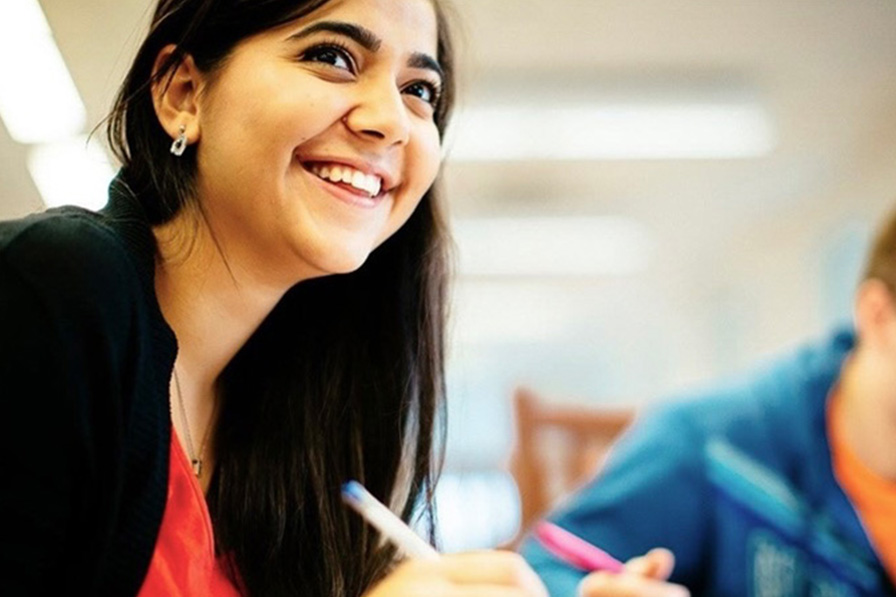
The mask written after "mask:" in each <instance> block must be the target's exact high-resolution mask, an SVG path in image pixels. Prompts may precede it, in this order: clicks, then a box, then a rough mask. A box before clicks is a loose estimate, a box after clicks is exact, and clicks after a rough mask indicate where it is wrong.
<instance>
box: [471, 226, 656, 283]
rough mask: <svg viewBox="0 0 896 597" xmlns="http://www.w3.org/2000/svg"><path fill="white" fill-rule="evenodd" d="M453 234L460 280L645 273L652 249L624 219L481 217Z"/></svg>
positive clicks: (644, 235) (641, 230) (639, 230)
mask: <svg viewBox="0 0 896 597" xmlns="http://www.w3.org/2000/svg"><path fill="white" fill-rule="evenodd" d="M453 230H454V237H455V241H456V243H457V247H458V251H459V254H460V274H461V275H462V276H482V277H508V276H509V277H557V276H563V277H593V276H624V275H631V274H636V273H639V272H642V271H644V270H646V269H647V267H648V265H649V263H650V256H651V253H652V250H653V242H652V239H651V236H650V233H649V232H648V231H647V229H646V228H645V227H644V226H643V225H642V224H641V223H640V222H637V221H635V220H632V219H629V218H624V217H538V218H477V219H467V220H456V221H455V222H454V223H453Z"/></svg>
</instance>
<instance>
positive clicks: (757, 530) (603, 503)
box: [522, 332, 896, 597]
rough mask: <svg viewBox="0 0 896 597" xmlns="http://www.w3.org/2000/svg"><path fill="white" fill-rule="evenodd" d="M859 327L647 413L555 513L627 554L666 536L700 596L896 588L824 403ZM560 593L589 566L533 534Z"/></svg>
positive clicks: (533, 557) (679, 568)
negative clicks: (850, 489) (575, 563)
mask: <svg viewBox="0 0 896 597" xmlns="http://www.w3.org/2000/svg"><path fill="white" fill-rule="evenodd" d="M853 343H854V339H853V336H852V334H851V333H846V332H841V333H839V334H836V335H834V336H833V337H832V338H830V339H829V340H828V341H827V342H825V343H823V344H820V345H816V346H810V347H806V348H803V349H802V350H800V351H798V352H796V353H795V354H793V355H791V356H789V357H787V358H785V359H782V360H779V361H776V362H774V363H772V364H771V365H770V366H768V367H766V368H765V369H763V370H762V371H760V372H758V373H757V374H754V375H752V376H751V377H749V378H748V379H744V380H740V381H738V382H736V383H733V384H730V385H728V386H726V387H724V388H720V389H717V390H714V391H711V392H709V393H708V394H705V395H702V396H700V397H698V398H697V399H695V400H688V401H678V402H673V403H672V404H671V405H670V406H667V407H664V408H663V409H662V410H661V411H660V412H657V413H655V414H653V415H651V416H647V417H644V418H643V419H642V420H640V421H639V422H638V423H637V424H636V425H634V426H633V427H632V429H631V430H630V431H629V432H628V433H626V435H625V436H624V437H623V438H622V439H621V440H620V442H619V443H618V444H617V446H616V447H615V448H614V450H613V452H612V454H611V456H610V459H609V461H608V463H607V465H606V467H605V468H604V470H603V472H602V473H601V474H600V475H599V476H598V477H597V478H596V479H595V480H593V481H592V482H590V484H589V485H587V486H586V487H585V488H584V489H582V490H581V491H580V492H578V493H577V494H576V495H574V496H573V497H572V498H571V499H570V500H569V501H568V503H566V504H565V505H564V506H563V507H561V508H560V509H559V510H558V511H557V512H555V513H554V514H553V515H552V516H551V517H550V519H551V520H552V521H554V522H556V523H557V524H558V525H560V526H561V527H564V528H566V529H568V530H570V531H572V532H573V533H576V534H578V535H579V536H581V537H583V538H584V539H586V540H588V541H590V542H592V543H594V544H595V545H598V546H600V547H602V548H604V549H605V550H607V551H609V552H610V553H612V554H613V555H615V556H616V557H618V558H619V559H622V560H626V559H628V558H631V557H634V556H637V555H641V554H643V553H645V552H646V551H648V550H649V549H651V548H653V547H658V546H663V547H668V548H669V549H671V550H672V551H673V552H674V553H675V556H676V567H675V571H674V572H673V574H672V578H671V581H672V582H676V583H681V584H683V585H685V586H687V587H688V588H689V589H690V590H691V592H692V594H694V595H726V596H728V595H730V596H735V595H738V596H740V595H757V596H758V595H774V596H779V597H787V596H791V595H813V596H814V595H819V596H821V595H841V596H848V595H896V590H894V586H893V582H892V580H890V579H889V578H888V576H887V574H886V572H885V570H884V568H883V566H882V564H881V563H880V561H879V559H878V557H877V555H876V554H875V552H874V550H873V548H872V547H871V545H870V543H869V540H868V538H867V537H866V535H865V533H864V531H863V529H862V525H861V523H860V521H859V519H858V517H857V516H856V513H855V511H854V510H853V507H852V505H851V504H850V502H849V500H848V499H847V497H846V496H845V495H844V493H843V491H842V490H841V489H840V486H839V485H838V484H837V482H836V480H835V478H834V474H833V471H832V469H831V455H830V448H829V446H828V441H827V435H826V421H825V405H826V402H827V396H828V394H829V392H830V390H831V387H832V386H833V384H834V383H835V382H836V380H837V378H838V375H839V372H840V366H841V364H842V363H843V360H844V358H845V357H846V355H847V354H848V353H849V351H850V350H851V349H852V346H853ZM522 553H523V555H524V556H525V557H526V559H527V560H528V561H529V563H530V564H531V565H532V567H533V568H534V569H535V570H536V572H538V573H539V574H540V575H541V577H542V579H543V580H544V581H545V584H546V585H547V586H548V589H549V590H550V592H551V595H552V596H553V597H560V596H564V597H565V596H570V597H572V596H574V595H576V594H577V593H576V587H577V585H578V583H579V581H580V580H581V579H582V578H583V577H584V576H585V573H584V572H581V571H578V570H575V569H573V568H571V567H569V566H567V565H565V564H563V563H562V562H559V561H558V560H556V559H555V558H554V557H553V556H551V555H550V554H548V553H547V552H546V551H545V550H544V549H543V548H542V547H541V546H540V545H539V544H538V543H537V542H536V541H535V540H534V539H532V538H529V539H527V541H526V542H525V543H524V544H523V547H522Z"/></svg>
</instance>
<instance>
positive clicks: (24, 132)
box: [0, 0, 86, 143]
mask: <svg viewBox="0 0 896 597" xmlns="http://www.w3.org/2000/svg"><path fill="white" fill-rule="evenodd" d="M0 81H2V84H0V117H2V118H3V122H4V123H5V124H6V128H7V130H8V131H9V134H10V135H11V136H12V138H13V139H15V140H16V141H18V142H19V143H45V142H49V141H55V140H58V139H61V138H64V137H69V136H72V135H77V134H79V133H81V132H83V130H84V125H85V122H86V110H85V108H84V103H83V102H82V101H81V97H80V96H79V95H78V90H77V89H76V88H75V84H74V81H72V77H71V75H70V74H69V72H68V69H67V68H66V66H65V62H64V61H63V60H62V55H61V54H60V53H59V48H57V47H56V43H55V42H54V41H53V34H52V32H51V31H50V26H49V24H47V19H46V17H45V16H44V13H43V11H42V10H41V7H40V4H39V3H38V1H37V0H0Z"/></svg>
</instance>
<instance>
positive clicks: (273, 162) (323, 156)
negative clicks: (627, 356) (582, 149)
mask: <svg viewBox="0 0 896 597" xmlns="http://www.w3.org/2000/svg"><path fill="white" fill-rule="evenodd" d="M453 96H454V78H453V53H452V50H451V45H450V40H449V37H448V33H447V24H446V21H445V18H444V15H443V11H442V8H441V7H440V6H439V4H438V3H437V2H436V1H435V0H330V1H326V0H312V1H306V2H297V1H295V0H160V2H159V4H158V6H157V8H156V11H155V14H154V18H153V20H152V25H151V28H150V31H149V34H148V36H147V38H146V40H145V41H144V42H143V45H142V46H141V48H140V50H139V52H138V54H137V56H136V59H135V61H134V63H133V65H132V67H131V69H130V72H129V73H128V75H127V78H126V80H125V82H124V84H123V86H122V88H121V90H120V92H119V95H118V98H117V100H116V103H115V106H114V108H113V111H112V114H111V116H110V120H109V139H110V141H111V144H112V147H113V149H114V150H115V151H116V153H117V155H118V157H119V158H120V160H121V162H122V169H121V171H120V173H119V175H118V176H117V177H116V179H115V180H114V181H113V183H112V185H111V187H110V197H109V203H108V205H107V206H106V208H105V209H103V210H102V211H101V212H99V213H92V212H88V211H85V210H80V209H77V208H61V209H56V210H50V211H48V212H45V213H43V214H37V215H34V216H31V217H28V218H25V219H23V220H18V221H13V222H6V223H3V224H0V329H2V330H3V333H2V339H0V379H2V380H3V381H2V383H3V394H2V395H3V397H4V398H5V400H4V403H3V404H4V407H5V413H4V415H5V416H4V418H3V423H2V424H0V425H2V428H0V437H2V440H0V441H2V442H3V443H2V445H0V454H2V455H3V456H2V458H3V461H2V466H3V471H4V473H5V477H6V479H5V483H4V485H5V486H6V489H4V490H3V492H2V503H0V516H2V517H3V519H2V528H3V531H2V533H0V550H2V551H0V565H2V570H0V572H2V574H0V583H2V585H0V586H2V590H0V592H2V593H3V594H8V595H20V594H21V595H24V594H28V595H44V594H47V595H49V594H52V595H58V594H69V593H72V594H90V595H192V596H196V595H225V596H226V595H237V594H243V595H253V596H265V597H269V596H278V595H322V596H323V595H326V596H330V595H333V596H342V595H345V596H354V595H361V594H369V595H371V596H373V595H375V596H377V597H389V596H399V595H414V596H420V595H455V594H458V595H461V594H462V595H501V596H507V597H510V596H513V595H518V596H524V595H542V594H543V591H544V590H543V587H542V586H541V584H540V582H539V581H538V580H537V579H536V578H535V577H534V575H533V574H532V572H531V571H530V570H529V569H528V568H527V567H526V566H525V564H523V563H522V560H520V559H519V558H518V557H517V556H514V555H511V554H503V553H497V552H479V553H474V554H462V555H452V556H444V557H442V558H441V559H440V560H439V561H437V562H417V561H405V562H400V561H397V559H396V556H395V551H394V550H393V549H392V548H391V547H389V546H388V545H387V544H385V543H383V542H382V541H381V539H380V537H379V536H378V535H377V534H376V532H374V531H372V530H371V529H370V528H368V527H367V526H366V525H365V524H364V523H363V522H362V520H361V519H360V518H359V517H357V516H356V515H354V514H353V513H351V512H349V511H347V510H346V509H345V507H344V506H343V505H342V504H341V502H340V499H339V488H340V486H341V484H342V483H343V482H344V481H346V480H348V479H351V478H354V479H358V480H359V481H361V482H362V483H363V484H364V485H366V486H367V488H368V489H370V490H371V491H372V492H373V493H374V494H375V495H377V496H378V497H379V498H380V499H381V500H383V501H385V502H386V503H388V504H389V505H390V506H391V508H392V509H393V510H394V511H396V512H397V513H399V514H400V515H401V516H402V517H403V518H404V519H405V520H411V519H414V518H420V517H422V518H423V519H424V520H425V519H427V518H428V516H427V515H428V513H429V512H430V510H431V496H432V489H433V484H434V478H435V474H436V470H435V469H436V468H437V467H436V463H437V462H438V458H437V453H438V450H437V449H436V448H435V446H436V444H437V442H436V441H435V440H434V436H435V435H436V430H437V428H438V421H439V420H440V413H441V410H442V398H443V394H444V387H443V386H444V376H443V326H444V316H445V290H446V281H447V280H446V270H447V264H446V261H447V257H446V248H447V243H448V235H447V232H446V229H445V223H444V220H443V216H442V215H441V211H440V200H439V198H438V195H437V192H436V187H435V185H436V177H437V174H438V171H439V166H440V147H441V140H442V137H443V133H444V131H445V126H446V124H447V121H448V116H449V113H450V109H451V104H452V100H453Z"/></svg>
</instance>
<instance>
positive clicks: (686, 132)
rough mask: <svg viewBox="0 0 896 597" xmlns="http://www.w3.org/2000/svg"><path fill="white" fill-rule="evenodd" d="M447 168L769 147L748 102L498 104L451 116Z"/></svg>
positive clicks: (719, 154)
mask: <svg viewBox="0 0 896 597" xmlns="http://www.w3.org/2000/svg"><path fill="white" fill-rule="evenodd" d="M457 120H458V122H457V127H456V133H455V135H456V136H455V138H454V140H453V144H449V150H448V154H449V155H450V157H451V159H452V160H459V161H494V160H637V159H730V158H748V157H756V156H761V155H763V154H766V153H768V152H770V151H771V150H772V149H773V147H774V145H775V132H774V129H773V127H772V125H771V123H770V122H769V119H768V115H767V114H766V112H765V110H764V109H762V108H761V107H760V106H759V105H758V104H756V103H754V102H727V101H725V102H713V101H706V102H700V101H697V102H672V103H656V102H646V103H637V102H634V103H624V102H623V103H601V102H599V101H595V102H590V103H580V104H579V103H577V104H566V105H563V104H551V103H547V102H542V103H540V104H538V105H536V104H531V105H529V104H525V103H523V104H522V105H521V104H518V103H517V104H506V105H504V104H501V105H483V106H479V107H471V108H468V109H467V110H466V111H462V112H460V113H458V115H457Z"/></svg>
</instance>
